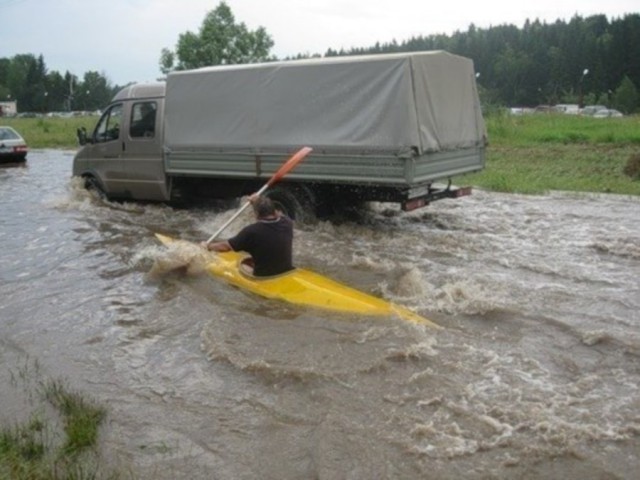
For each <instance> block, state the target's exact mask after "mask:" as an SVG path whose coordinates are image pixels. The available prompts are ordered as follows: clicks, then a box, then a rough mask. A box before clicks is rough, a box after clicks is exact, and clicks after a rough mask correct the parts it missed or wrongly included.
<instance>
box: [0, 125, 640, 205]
mask: <svg viewBox="0 0 640 480" xmlns="http://www.w3.org/2000/svg"><path fill="white" fill-rule="evenodd" d="M96 122H97V117H72V118H15V119H1V120H0V124H8V125H12V126H13V127H14V128H15V129H16V130H18V131H19V132H21V133H22V135H23V136H24V137H25V139H26V140H27V142H28V143H29V146H30V147H31V148H71V149H73V148H76V147H77V143H76V136H75V132H76V129H77V128H79V127H85V128H87V130H88V131H91V130H92V129H93V128H94V126H95V124H96ZM486 122H487V131H488V135H489V142H490V144H489V148H488V149H487V165H486V168H485V170H484V171H482V172H480V173H477V174H474V175H468V176H466V177H463V178H458V179H455V182H456V183H459V184H462V183H464V184H471V185H475V186H477V187H480V188H484V189H487V190H493V191H502V192H514V193H516V192H517V193H543V192H545V191H549V190H568V191H582V192H607V193H619V194H628V195H640V116H632V117H623V118H602V119H598V118H592V117H582V116H573V115H561V114H537V115H523V116H513V115H508V114H505V113H496V114H493V115H489V116H488V117H487V118H486ZM634 157H636V162H637V163H638V165H637V166H635V167H634V165H633V162H634V161H633V158H634ZM625 171H626V173H625Z"/></svg>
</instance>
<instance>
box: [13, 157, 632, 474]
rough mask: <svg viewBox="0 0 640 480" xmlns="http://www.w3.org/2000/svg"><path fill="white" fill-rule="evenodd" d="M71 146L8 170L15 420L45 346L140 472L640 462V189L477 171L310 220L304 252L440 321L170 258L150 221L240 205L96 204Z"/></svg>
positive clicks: (195, 225) (122, 460)
mask: <svg viewBox="0 0 640 480" xmlns="http://www.w3.org/2000/svg"><path fill="white" fill-rule="evenodd" d="M72 156H73V152H65V151H58V150H40V151H33V152H30V154H29V159H28V162H27V164H26V166H25V167H22V168H0V202H1V204H2V209H1V211H0V225H1V227H0V242H1V245H2V249H1V250H0V298H1V302H0V361H1V365H0V382H1V383H0V385H2V388H1V393H0V405H1V409H0V422H2V424H3V425H9V424H11V423H12V422H14V421H15V420H16V419H18V418H21V417H24V416H25V415H27V414H28V409H29V407H28V405H25V404H24V402H23V400H22V399H21V397H20V395H19V394H18V393H16V391H15V388H13V382H12V381H11V379H12V378H14V377H15V372H16V370H20V369H21V368H22V366H23V365H25V363H27V362H37V364H38V365H39V368H40V370H41V371H42V373H43V375H44V376H46V377H53V378H64V379H66V380H67V381H68V382H69V384H70V386H71V387H72V388H74V389H76V390H78V391H80V392H83V393H84V394H86V395H88V396H91V397H93V398H96V399H97V400H98V401H99V402H101V403H102V404H104V405H105V406H106V407H107V409H108V412H109V413H108V419H107V421H106V423H105V425H104V427H103V429H102V430H101V437H100V442H101V451H102V453H103V455H104V457H103V458H104V462H106V464H107V465H109V466H114V467H117V468H120V469H121V470H122V471H126V472H131V473H132V474H133V475H135V477H136V478H154V479H176V478H189V479H199V478H202V479H210V478H219V479H227V478H233V479H254V478H261V479H378V478H380V479H414V478H428V479H449V478H483V479H484V478H540V479H542V478H584V479H589V478H594V479H595V478H598V479H599V478H637V477H636V476H637V472H638V471H640V439H639V434H640V414H639V413H638V412H640V392H639V391H638V388H639V387H638V385H639V384H640V330H639V328H640V313H639V312H640V200H639V199H638V198H632V197H625V196H615V195H587V194H568V193H550V194H548V195H543V196H519V195H507V194H497V193H488V192H482V191H476V192H474V194H473V195H472V196H470V197H466V198H464V199H460V200H455V201H449V200H446V201H441V202H436V203H434V204H433V205H431V206H429V207H427V208H424V209H421V210H418V211H415V212H412V213H403V212H401V211H399V210H398V209H397V208H395V207H394V206H393V205H387V204H375V205H372V206H371V207H370V209H369V210H368V211H367V213H366V214H365V215H364V216H363V218H362V219H361V221H359V222H346V223H341V224H337V223H329V222H323V223H319V224H317V225H301V226H298V227H297V228H296V240H295V242H296V243H295V251H294V257H295V262H296V264H298V265H300V266H304V267H307V268H311V269H314V270H316V271H318V272H320V273H322V274H325V275H327V276H330V277H332V278H334V279H337V280H340V281H342V282H345V283H347V284H349V285H352V286H354V287H357V288H359V289H361V290H364V291H367V292H371V293H374V294H376V295H380V296H383V297H385V298H387V299H390V300H393V301H395V302H397V303H401V304H403V305H406V306H408V307H409V308H411V309H413V310H414V311H417V312H419V313H420V314H421V315H424V316H426V317H428V318H430V319H432V320H434V321H435V322H437V323H439V324H440V325H442V326H444V327H445V329H443V330H441V331H435V330H433V329H429V328H426V327H423V326H416V325H412V324H408V323H405V322H403V321H402V320H400V319H398V318H362V317H358V316H354V315H340V314H334V313H327V312H321V311H313V310H309V309H304V308H298V307H293V306H291V305H287V304H283V303H279V302H275V301H265V300H263V299H261V298H258V297H255V296H252V295H250V294H247V293H245V292H242V291H240V290H237V289H235V288H232V287H230V286H228V285H226V284H223V283H221V282H219V281H217V280H215V279H212V278H209V277H207V276H206V275H202V274H201V272H200V271H199V270H198V269H197V268H195V269H192V271H190V272H186V273H185V272H184V271H179V272H173V273H161V274H158V272H156V274H155V275H152V274H151V273H150V272H152V270H153V269H154V268H157V265H158V262H159V261H163V259H164V260H165V261H166V260H167V258H166V255H167V253H166V250H164V249H163V248H162V247H161V246H160V245H159V244H158V243H157V241H156V240H155V239H154V236H153V234H154V232H162V233H167V234H171V235H175V236H179V237H182V238H186V239H189V240H203V239H205V238H207V237H208V236H209V234H210V233H211V232H213V231H215V230H216V229H217V228H218V227H219V226H220V225H222V224H223V223H224V221H226V220H227V219H228V218H229V217H230V216H231V215H232V214H233V209H221V208H217V209H213V208H205V207H194V208H191V209H185V210H177V209H172V208H170V207H167V206H163V205H142V204H136V203H122V204H118V203H110V202H104V201H100V200H98V199H95V198H93V197H91V196H90V195H89V194H88V193H87V192H86V191H84V189H82V188H81V186H80V184H79V182H78V181H76V180H74V179H72V178H70V171H71V162H72ZM247 221H249V218H247V217H244V218H241V219H239V220H238V221H237V222H236V223H234V224H233V226H232V227H231V229H230V230H229V232H228V233H229V234H231V233H234V230H237V229H238V228H240V227H241V226H242V225H243V224H244V223H246V222H247ZM169 260H171V259H169Z"/></svg>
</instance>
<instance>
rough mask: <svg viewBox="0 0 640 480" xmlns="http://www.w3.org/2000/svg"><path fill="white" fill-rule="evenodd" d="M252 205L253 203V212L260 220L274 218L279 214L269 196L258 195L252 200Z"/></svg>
mask: <svg viewBox="0 0 640 480" xmlns="http://www.w3.org/2000/svg"><path fill="white" fill-rule="evenodd" d="M251 205H253V212H254V213H255V215H256V218H257V219H258V220H265V219H269V218H273V217H275V216H276V215H277V214H276V207H275V205H274V204H273V202H272V201H271V200H270V199H269V198H267V197H263V196H259V197H256V198H255V199H252V200H251Z"/></svg>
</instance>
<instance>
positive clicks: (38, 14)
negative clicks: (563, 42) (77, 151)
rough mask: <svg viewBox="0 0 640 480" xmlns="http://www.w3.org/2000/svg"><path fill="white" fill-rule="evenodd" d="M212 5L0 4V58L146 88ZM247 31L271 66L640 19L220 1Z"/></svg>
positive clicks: (486, 1) (569, 0)
mask: <svg viewBox="0 0 640 480" xmlns="http://www.w3.org/2000/svg"><path fill="white" fill-rule="evenodd" d="M218 4H219V1H218V0H106V1H101V2H97V1H92V0H0V19H1V20H0V58H2V57H13V56H14V55H16V54H22V53H30V54H34V55H36V56H38V55H43V57H44V60H45V63H46V66H47V69H48V70H50V71H51V70H57V71H58V72H60V73H61V74H64V73H65V72H66V71H70V72H71V73H73V74H74V75H77V76H78V77H80V78H82V77H83V75H84V73H85V72H87V71H97V72H100V73H102V74H103V75H105V76H106V77H107V78H108V79H109V80H110V81H111V82H112V83H114V84H117V85H124V84H126V83H129V82H131V81H136V82H145V81H153V80H155V79H156V78H157V77H159V76H160V69H159V67H158V61H159V58H160V51H161V50H162V48H165V47H166V48H169V49H171V50H174V49H175V46H176V43H177V41H178V36H179V35H180V34H181V33H184V32H186V31H192V32H194V33H197V32H198V31H199V28H200V25H201V24H202V21H203V20H204V17H205V15H206V13H207V12H209V11H211V10H213V9H215V7H216V6H217V5H218ZM227 4H228V5H229V6H230V7H231V10H232V12H233V14H234V16H235V18H236V22H238V23H239V22H243V23H245V24H246V25H247V27H248V28H249V29H250V30H254V29H256V28H257V27H259V26H262V27H264V28H265V29H266V30H267V33H268V34H269V35H271V37H272V38H273V40H274V42H275V45H274V47H273V49H272V53H273V54H275V55H276V56H277V57H279V58H283V57H286V56H293V55H296V54H298V53H311V54H313V53H319V54H324V53H325V52H326V51H327V49H329V48H332V49H335V50H339V49H341V48H344V49H346V50H348V49H350V48H352V47H369V46H372V45H374V44H375V43H376V42H380V43H387V42H391V41H393V40H394V39H395V40H397V41H398V42H402V41H403V40H408V39H409V38H411V37H414V36H419V35H422V36H428V35H431V34H440V33H444V34H447V35H450V34H452V33H453V32H455V31H456V30H460V31H466V30H467V28H468V27H469V25H470V24H471V23H473V24H474V25H476V27H480V28H486V27H489V26H495V25H502V24H505V23H509V24H513V25H516V26H518V27H522V26H523V24H524V22H525V20H526V19H527V18H529V19H531V20H534V19H536V18H538V19H540V20H541V21H546V22H547V23H551V22H554V21H555V20H556V19H559V18H560V19H564V20H569V19H571V17H573V16H574V15H576V14H578V15H580V16H583V17H586V16H589V15H593V14H605V15H607V17H609V19H612V18H617V17H621V16H623V15H624V14H626V13H638V12H640V2H639V1H638V0H608V1H603V0H564V1H561V0H536V1H533V2H522V3H521V2H517V1H513V0H508V1H496V0H468V1H467V0H449V1H447V0H445V1H437V2H436V1H433V2H431V1H428V0H384V1H382V0H227Z"/></svg>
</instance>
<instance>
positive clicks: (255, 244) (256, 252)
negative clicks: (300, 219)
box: [229, 215, 293, 277]
mask: <svg viewBox="0 0 640 480" xmlns="http://www.w3.org/2000/svg"><path fill="white" fill-rule="evenodd" d="M292 244H293V222H292V221H291V219H289V218H288V217H286V216H284V215H280V216H279V217H278V218H277V219H275V220H258V221H257V222H256V223H253V224H251V225H248V226H246V227H245V228H243V229H242V230H241V231H240V232H239V233H238V234H237V235H236V236H235V237H233V238H230V239H229V245H231V248H233V250H235V251H236V252H238V251H243V252H247V253H249V254H251V257H252V258H253V262H254V267H253V274H254V275H255V276H256V277H266V276H270V275H278V274H280V273H284V272H288V271H289V270H293V262H292V259H291V258H292Z"/></svg>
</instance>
